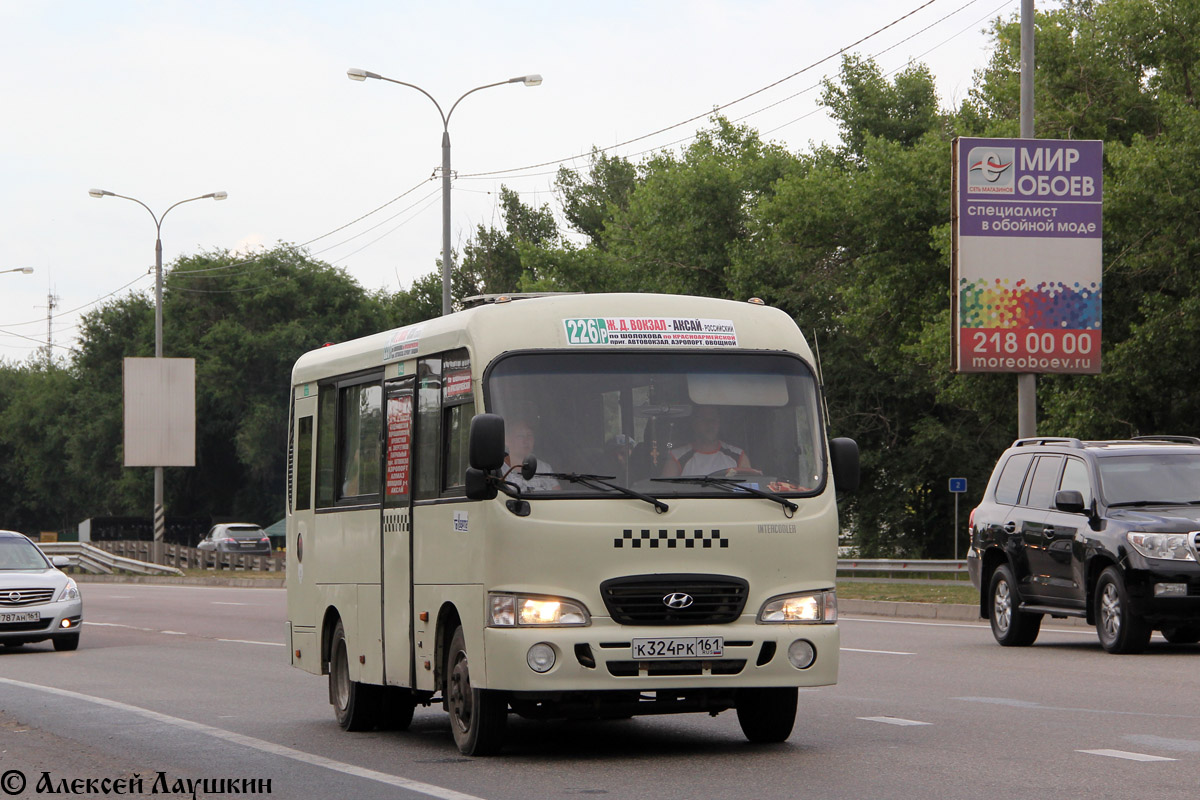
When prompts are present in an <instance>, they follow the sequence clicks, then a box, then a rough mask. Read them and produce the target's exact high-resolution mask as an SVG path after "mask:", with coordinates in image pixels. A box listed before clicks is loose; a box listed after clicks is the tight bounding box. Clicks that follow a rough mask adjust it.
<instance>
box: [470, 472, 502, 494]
mask: <svg viewBox="0 0 1200 800" xmlns="http://www.w3.org/2000/svg"><path fill="white" fill-rule="evenodd" d="M466 484H467V499H468V500H494V499H496V481H495V480H489V479H488V474H487V473H486V472H484V471H483V470H481V469H475V468H474V467H468V468H467V474H466Z"/></svg>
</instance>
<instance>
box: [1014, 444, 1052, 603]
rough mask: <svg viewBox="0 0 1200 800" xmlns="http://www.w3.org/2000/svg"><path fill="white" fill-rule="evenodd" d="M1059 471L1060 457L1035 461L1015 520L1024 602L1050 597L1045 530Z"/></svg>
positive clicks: (1048, 543) (1047, 548) (1049, 456)
mask: <svg viewBox="0 0 1200 800" xmlns="http://www.w3.org/2000/svg"><path fill="white" fill-rule="evenodd" d="M1062 468H1063V457H1062V456H1057V455H1042V456H1038V457H1037V459H1036V460H1035V461H1034V463H1033V471H1032V472H1031V473H1030V477H1029V480H1028V481H1027V485H1026V488H1025V493H1024V496H1023V498H1022V503H1021V506H1022V508H1021V509H1020V512H1021V513H1020V515H1019V517H1018V519H1017V520H1015V522H1016V524H1017V526H1018V528H1019V530H1020V537H1021V546H1022V550H1023V552H1024V554H1025V562H1026V564H1028V568H1029V575H1028V583H1025V584H1024V586H1023V590H1024V593H1025V595H1026V599H1037V600H1045V599H1048V598H1050V597H1052V596H1053V595H1054V593H1053V591H1052V590H1051V576H1052V574H1053V573H1054V565H1053V559H1052V558H1051V555H1050V551H1049V546H1050V540H1049V536H1048V532H1047V530H1046V528H1047V525H1048V524H1049V523H1048V521H1047V520H1048V517H1049V516H1050V509H1051V507H1052V506H1053V505H1054V493H1055V492H1056V491H1057V490H1058V484H1059V476H1060V475H1061V474H1062Z"/></svg>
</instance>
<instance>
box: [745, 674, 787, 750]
mask: <svg viewBox="0 0 1200 800" xmlns="http://www.w3.org/2000/svg"><path fill="white" fill-rule="evenodd" d="M797 694H799V693H798V692H797V690H796V689H795V688H794V687H785V688H778V689H742V690H740V691H739V692H738V695H737V718H738V724H740V725H741V726H742V733H743V734H745V736H746V738H747V739H749V740H750V741H752V742H783V741H786V740H787V738H788V737H789V736H791V735H792V727H793V726H794V725H795V724H796V696H797Z"/></svg>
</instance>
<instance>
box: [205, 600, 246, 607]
mask: <svg viewBox="0 0 1200 800" xmlns="http://www.w3.org/2000/svg"><path fill="white" fill-rule="evenodd" d="M212 604H213V605H214V606H251V605H254V604H253V603H229V602H226V601H223V600H213V601H212Z"/></svg>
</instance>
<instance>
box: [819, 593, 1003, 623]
mask: <svg viewBox="0 0 1200 800" xmlns="http://www.w3.org/2000/svg"><path fill="white" fill-rule="evenodd" d="M838 613H839V614H865V615H867V616H870V617H903V618H905V619H944V620H957V621H960V622H961V621H970V622H978V621H980V620H979V606H977V605H973V604H971V605H965V604H960V603H907V602H900V601H889V600H843V599H842V598H840V597H839V598H838Z"/></svg>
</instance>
